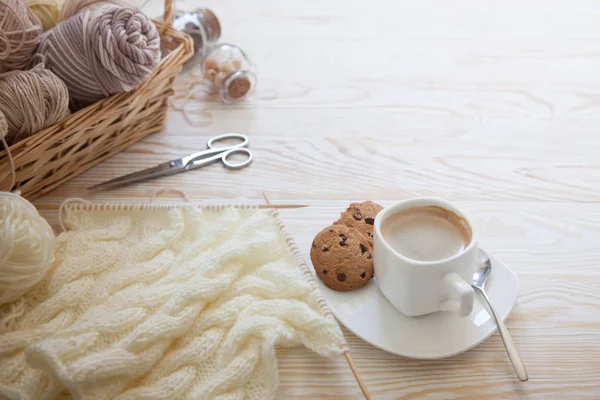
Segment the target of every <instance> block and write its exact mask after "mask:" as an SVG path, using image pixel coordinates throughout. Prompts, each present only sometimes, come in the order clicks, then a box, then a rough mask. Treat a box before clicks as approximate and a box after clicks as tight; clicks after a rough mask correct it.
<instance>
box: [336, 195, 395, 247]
mask: <svg viewBox="0 0 600 400" xmlns="http://www.w3.org/2000/svg"><path fill="white" fill-rule="evenodd" d="M381 210H383V207H381V206H380V205H379V204H377V203H373V202H372V201H363V202H362V203H352V204H350V207H348V208H347V209H346V211H344V212H343V213H342V215H341V217H340V219H338V220H337V221H336V222H334V225H338V224H342V225H346V226H348V227H350V228H354V229H356V230H357V231H359V232H360V233H362V234H363V235H365V237H366V238H367V241H368V242H369V245H370V246H371V247H372V246H373V224H374V223H375V217H376V216H377V214H379V212H380V211H381Z"/></svg>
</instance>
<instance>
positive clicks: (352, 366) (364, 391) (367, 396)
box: [262, 192, 371, 400]
mask: <svg viewBox="0 0 600 400" xmlns="http://www.w3.org/2000/svg"><path fill="white" fill-rule="evenodd" d="M262 195H263V197H264V199H265V203H267V205H271V201H270V200H269V198H268V197H267V193H266V192H262ZM344 357H345V358H346V362H347V363H348V366H349V367H350V370H351V371H352V375H354V379H356V382H357V383H358V387H359V388H360V390H361V392H362V394H363V396H365V400H371V395H370V394H369V391H368V390H367V385H365V383H364V382H363V380H362V377H361V376H360V373H359V372H358V369H357V368H356V364H354V359H352V355H351V354H350V350H346V351H345V352H344Z"/></svg>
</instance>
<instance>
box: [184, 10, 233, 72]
mask: <svg viewBox="0 0 600 400" xmlns="http://www.w3.org/2000/svg"><path fill="white" fill-rule="evenodd" d="M173 28H175V29H177V30H179V31H182V32H185V33H187V34H188V35H190V37H191V38H192V39H193V41H194V56H193V57H192V58H190V60H188V61H187V62H186V65H195V64H198V62H200V60H202V59H203V58H204V57H205V56H206V51H207V49H208V48H209V47H210V45H211V44H213V43H215V42H216V41H217V40H218V39H219V37H221V24H220V23H219V19H218V18H217V16H216V15H215V14H214V13H213V12H212V11H211V10H209V9H208V8H199V9H197V10H195V11H193V12H190V13H177V16H176V17H175V19H174V20H173Z"/></svg>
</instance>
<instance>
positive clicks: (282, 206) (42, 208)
mask: <svg viewBox="0 0 600 400" xmlns="http://www.w3.org/2000/svg"><path fill="white" fill-rule="evenodd" d="M303 207H308V204H259V205H258V208H277V209H287V208H303ZM35 208H37V209H38V211H56V210H58V209H59V208H60V206H59V205H56V204H37V205H35Z"/></svg>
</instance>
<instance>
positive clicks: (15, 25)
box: [0, 0, 42, 73]
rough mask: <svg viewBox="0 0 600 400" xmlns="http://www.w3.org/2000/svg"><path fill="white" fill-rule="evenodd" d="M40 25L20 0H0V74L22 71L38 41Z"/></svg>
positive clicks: (40, 31)
mask: <svg viewBox="0 0 600 400" xmlns="http://www.w3.org/2000/svg"><path fill="white" fill-rule="evenodd" d="M41 33H42V23H41V22H40V20H39V18H38V17H37V16H36V15H35V14H34V13H33V12H31V10H30V9H29V8H28V7H27V5H26V4H25V2H24V1H22V0H0V73H2V72H6V71H12V70H19V69H24V68H25V67H26V65H27V63H28V62H29V59H30V58H31V55H32V54H33V52H34V51H35V48H36V46H37V45H38V43H39V41H40V34H41Z"/></svg>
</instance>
